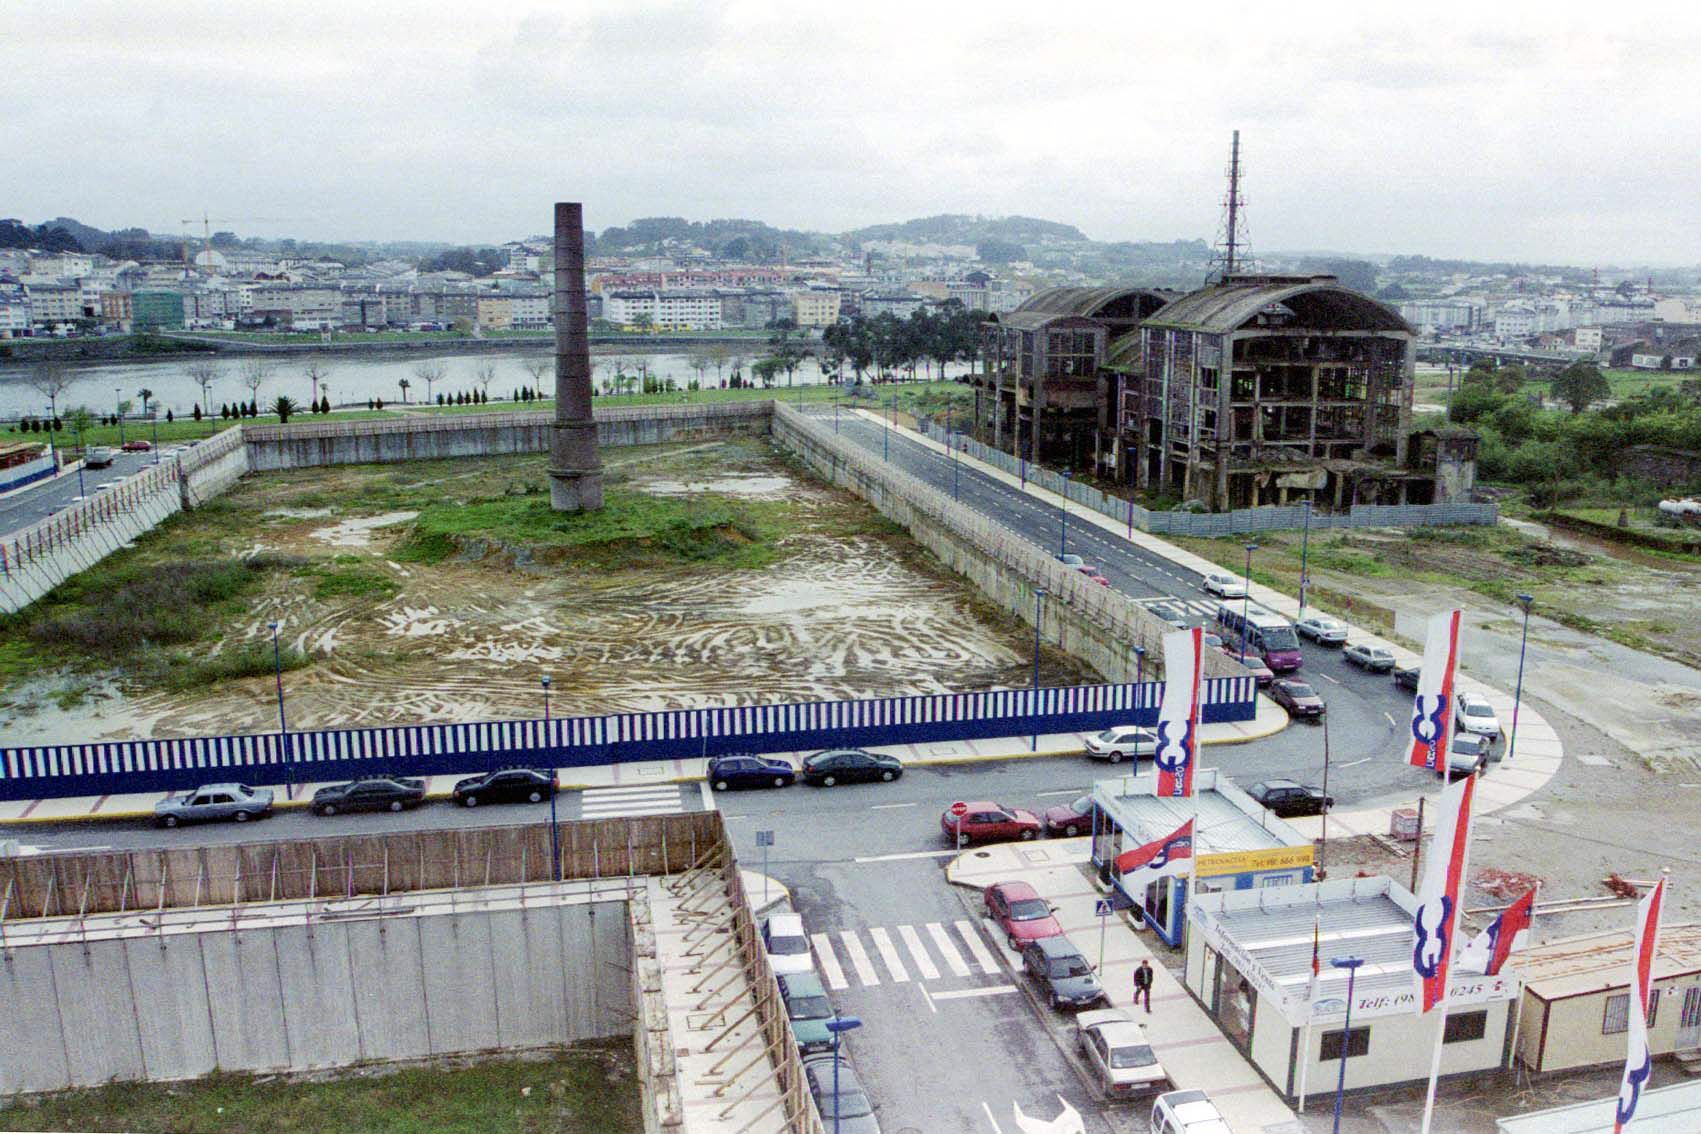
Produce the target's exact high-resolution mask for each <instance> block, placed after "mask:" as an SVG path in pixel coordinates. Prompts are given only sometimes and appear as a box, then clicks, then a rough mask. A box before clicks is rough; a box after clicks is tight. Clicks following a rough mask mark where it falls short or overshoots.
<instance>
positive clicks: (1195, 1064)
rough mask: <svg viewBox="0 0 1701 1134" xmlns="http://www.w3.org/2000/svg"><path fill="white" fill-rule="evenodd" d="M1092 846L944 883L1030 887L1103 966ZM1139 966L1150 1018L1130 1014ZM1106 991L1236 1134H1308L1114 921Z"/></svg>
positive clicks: (965, 861) (1103, 976) (1010, 847)
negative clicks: (1145, 978) (1148, 982)
mask: <svg viewBox="0 0 1701 1134" xmlns="http://www.w3.org/2000/svg"><path fill="white" fill-rule="evenodd" d="M1091 842H1092V840H1091V839H1084V838H1083V839H1049V840H1047V841H1046V842H1043V843H999V844H995V845H992V846H987V847H981V848H977V849H976V850H973V851H969V852H966V853H964V854H961V855H959V856H957V857H956V858H955V859H953V860H952V861H951V863H950V864H949V865H948V866H947V867H946V868H945V877H946V878H947V879H948V880H949V881H950V882H951V883H952V884H954V885H958V886H965V887H968V888H970V889H974V890H981V889H984V888H986V887H987V886H989V885H991V884H992V883H994V882H1009V881H1016V880H1020V881H1023V882H1027V883H1028V884H1030V885H1031V886H1033V888H1034V889H1035V890H1036V891H1037V892H1038V893H1039V895H1040V897H1042V898H1044V899H1045V900H1046V901H1048V902H1050V903H1051V904H1052V905H1053V906H1054V907H1056V909H1057V920H1058V922H1059V924H1061V925H1062V926H1063V931H1064V933H1066V934H1068V935H1069V938H1070V940H1072V941H1074V942H1075V944H1076V946H1077V947H1079V948H1080V950H1081V951H1082V952H1083V953H1085V954H1086V955H1087V957H1088V958H1089V959H1090V960H1094V961H1095V962H1096V961H1097V960H1098V956H1099V920H1100V919H1099V918H1098V917H1096V916H1094V914H1093V906H1094V903H1095V902H1096V901H1097V900H1098V899H1099V898H1100V897H1101V896H1102V895H1101V893H1100V891H1099V890H1098V889H1097V888H1096V887H1094V885H1093V883H1092V881H1091V880H1090V879H1089V878H1088V877H1087V875H1086V874H1084V873H1083V872H1082V870H1081V867H1082V866H1083V865H1085V864H1086V863H1087V861H1088V857H1089V852H1088V848H1089V845H1090V843H1091ZM1007 956H1009V954H1007ZM1141 960H1151V961H1152V962H1153V965H1152V967H1153V969H1154V970H1155V972H1156V977H1155V981H1154V983H1153V986H1152V1011H1151V1014H1150V1015H1146V1014H1145V1013H1141V1012H1139V1011H1137V1010H1136V1009H1134V1008H1133V1002H1134V969H1135V967H1136V966H1137V965H1138V964H1139V963H1140V962H1141ZM1016 963H1017V962H1014V961H1013V962H1012V964H1016ZM1099 982H1100V983H1101V984H1103V985H1104V988H1105V993H1106V995H1107V996H1108V997H1109V998H1110V1002H1111V1003H1112V1004H1113V1005H1115V1006H1116V1007H1118V1008H1124V1009H1128V1010H1129V1011H1131V1012H1133V1013H1134V1015H1135V1019H1137V1020H1138V1021H1139V1022H1140V1023H1141V1024H1143V1025H1144V1026H1145V1028H1146V1038H1147V1040H1148V1041H1149V1042H1150V1043H1151V1045H1152V1050H1153V1051H1154V1052H1156V1053H1157V1056H1158V1060H1159V1062H1161V1063H1162V1064H1163V1066H1164V1070H1165V1071H1167V1072H1168V1073H1169V1076H1170V1079H1171V1081H1173V1082H1174V1084H1175V1086H1176V1088H1177V1089H1180V1090H1187V1089H1195V1090H1201V1091H1205V1092H1206V1093H1208V1094H1209V1095H1210V1096H1211V1101H1212V1102H1214V1103H1215V1104H1216V1105H1217V1109H1218V1110H1220V1111H1222V1114H1223V1117H1224V1118H1225V1119H1227V1120H1228V1124H1229V1126H1230V1128H1232V1129H1233V1130H1234V1131H1235V1132H1236V1134H1291V1132H1297V1131H1301V1130H1303V1127H1302V1126H1300V1125H1299V1123H1298V1121H1297V1120H1296V1119H1295V1117H1294V1113H1293V1111H1292V1110H1290V1109H1289V1108H1288V1106H1287V1104H1286V1103H1284V1102H1283V1101H1282V1100H1281V1098H1280V1097H1279V1096H1277V1094H1276V1092H1275V1091H1274V1090H1272V1089H1271V1087H1270V1085H1269V1084H1268V1083H1266V1082H1265V1081H1264V1079H1263V1077H1262V1076H1261V1075H1259V1073H1258V1071H1257V1070H1256V1069H1255V1068H1254V1067H1253V1066H1252V1064H1251V1063H1250V1062H1248V1061H1247V1059H1246V1058H1245V1057H1244V1056H1242V1055H1241V1053H1240V1051H1239V1050H1238V1049H1237V1048H1236V1047H1235V1046H1234V1045H1233V1044H1232V1043H1230V1042H1229V1041H1228V1039H1227V1037H1225V1036H1224V1035H1223V1033H1222V1032H1221V1030H1220V1029H1218V1027H1217V1025H1216V1024H1215V1023H1214V1022H1213V1021H1212V1020H1211V1018H1210V1017H1209V1016H1207V1015H1206V1014H1205V1011H1204V1009H1202V1008H1200V1007H1199V1005H1198V1003H1197V1002H1196V1001H1195V1000H1194V999H1193V997H1192V996H1191V995H1190V994H1189V993H1188V992H1187V990H1186V989H1185V988H1183V987H1182V986H1181V983H1180V981H1178V980H1177V979H1176V978H1175V976H1174V975H1172V974H1171V973H1170V971H1169V969H1168V968H1167V967H1166V965H1165V964H1164V958H1162V957H1160V956H1158V955H1157V954H1156V953H1154V952H1153V951H1152V950H1151V949H1149V948H1147V946H1146V942H1145V940H1144V939H1143V938H1142V937H1141V936H1140V934H1139V933H1137V932H1135V931H1134V930H1133V929H1131V928H1129V923H1128V921H1127V920H1126V918H1125V917H1124V916H1118V917H1115V918H1112V919H1110V922H1109V925H1108V927H1107V928H1106V930H1105V933H1104V960H1103V963H1102V964H1100V965H1099Z"/></svg>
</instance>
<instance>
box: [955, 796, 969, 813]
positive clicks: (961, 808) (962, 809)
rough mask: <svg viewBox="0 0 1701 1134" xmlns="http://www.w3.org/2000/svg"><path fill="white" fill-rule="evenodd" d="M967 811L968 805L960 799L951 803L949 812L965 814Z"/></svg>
mask: <svg viewBox="0 0 1701 1134" xmlns="http://www.w3.org/2000/svg"><path fill="white" fill-rule="evenodd" d="M968 813H969V805H968V804H966V803H964V802H963V801H962V800H960V799H959V800H958V801H957V802H955V803H953V804H952V805H951V814H953V815H967V814H968Z"/></svg>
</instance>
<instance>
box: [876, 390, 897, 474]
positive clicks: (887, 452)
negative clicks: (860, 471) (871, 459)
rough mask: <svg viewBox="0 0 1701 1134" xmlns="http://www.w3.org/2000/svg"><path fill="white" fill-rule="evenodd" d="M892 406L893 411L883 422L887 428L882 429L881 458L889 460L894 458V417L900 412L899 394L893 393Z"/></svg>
mask: <svg viewBox="0 0 1701 1134" xmlns="http://www.w3.org/2000/svg"><path fill="white" fill-rule="evenodd" d="M891 406H892V410H891V413H889V414H888V415H887V417H886V420H885V421H884V422H883V423H882V424H883V425H884V426H885V428H883V429H882V430H881V431H880V459H881V460H882V461H889V460H891V459H892V419H893V418H894V417H896V416H897V414H898V395H896V394H893V395H892V402H891Z"/></svg>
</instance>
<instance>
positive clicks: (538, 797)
mask: <svg viewBox="0 0 1701 1134" xmlns="http://www.w3.org/2000/svg"><path fill="white" fill-rule="evenodd" d="M526 799H528V800H529V801H531V802H532V803H542V802H543V793H542V792H541V791H534V792H532V793H531V794H530V795H528V796H526Z"/></svg>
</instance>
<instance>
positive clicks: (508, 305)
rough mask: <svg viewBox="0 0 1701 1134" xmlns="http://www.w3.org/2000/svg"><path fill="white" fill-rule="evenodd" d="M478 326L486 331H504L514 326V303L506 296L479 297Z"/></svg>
mask: <svg viewBox="0 0 1701 1134" xmlns="http://www.w3.org/2000/svg"><path fill="white" fill-rule="evenodd" d="M477 311H478V315H477V316H476V317H477V319H478V325H479V326H480V327H483V328H484V329H485V330H487V331H506V330H508V329H509V328H510V327H512V326H513V325H514V302H513V300H511V299H509V298H508V297H507V296H506V295H481V296H479V297H478V306H477Z"/></svg>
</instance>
